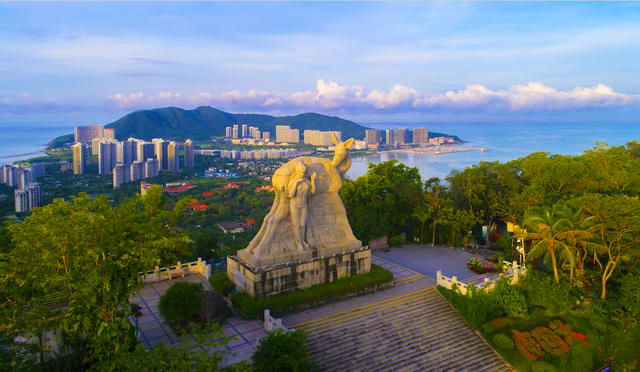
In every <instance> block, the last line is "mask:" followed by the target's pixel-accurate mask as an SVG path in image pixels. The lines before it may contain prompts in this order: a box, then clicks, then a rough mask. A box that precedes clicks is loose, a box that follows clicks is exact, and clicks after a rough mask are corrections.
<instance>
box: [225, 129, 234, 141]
mask: <svg viewBox="0 0 640 372" xmlns="http://www.w3.org/2000/svg"><path fill="white" fill-rule="evenodd" d="M224 136H225V137H226V138H231V136H233V128H231V127H226V128H224Z"/></svg>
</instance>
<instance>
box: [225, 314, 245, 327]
mask: <svg viewBox="0 0 640 372" xmlns="http://www.w3.org/2000/svg"><path fill="white" fill-rule="evenodd" d="M246 322H247V320H244V319H242V316H240V315H237V314H236V315H234V316H232V317H231V318H229V319H227V323H229V324H230V325H232V326H236V325H238V324H242V323H246Z"/></svg>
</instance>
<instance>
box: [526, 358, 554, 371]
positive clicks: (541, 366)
mask: <svg viewBox="0 0 640 372" xmlns="http://www.w3.org/2000/svg"><path fill="white" fill-rule="evenodd" d="M531 369H533V372H556V367H554V366H553V364H550V363H547V362H543V361H542V360H538V361H537V362H533V364H531Z"/></svg>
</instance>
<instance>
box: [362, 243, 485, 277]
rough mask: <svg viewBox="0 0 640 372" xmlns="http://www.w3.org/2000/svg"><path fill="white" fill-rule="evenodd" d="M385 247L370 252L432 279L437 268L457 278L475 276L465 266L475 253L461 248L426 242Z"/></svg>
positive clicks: (443, 273)
mask: <svg viewBox="0 0 640 372" xmlns="http://www.w3.org/2000/svg"><path fill="white" fill-rule="evenodd" d="M387 249H388V250H389V252H385V249H378V250H375V251H373V252H371V254H372V255H373V256H375V257H377V258H379V259H383V260H386V261H388V262H391V263H393V264H396V265H400V266H402V267H404V268H406V269H408V270H411V271H415V272H418V273H420V274H422V275H425V276H428V277H429V278H432V279H433V278H435V277H436V272H437V271H438V270H440V271H442V275H445V276H448V277H453V276H456V277H458V279H459V280H464V279H467V278H471V277H472V276H476V273H474V272H473V271H471V270H469V268H467V261H469V259H470V258H473V257H475V254H471V253H469V252H466V251H465V250H463V249H462V248H457V249H451V248H447V247H442V246H435V247H432V246H430V245H427V244H410V245H405V246H403V247H390V248H387Z"/></svg>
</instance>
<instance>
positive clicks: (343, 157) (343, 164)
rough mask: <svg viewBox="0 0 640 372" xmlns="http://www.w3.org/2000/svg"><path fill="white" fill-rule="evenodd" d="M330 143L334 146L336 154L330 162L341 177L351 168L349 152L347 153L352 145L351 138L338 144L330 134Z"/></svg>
mask: <svg viewBox="0 0 640 372" xmlns="http://www.w3.org/2000/svg"><path fill="white" fill-rule="evenodd" d="M331 142H333V144H334V145H336V154H335V156H334V157H333V160H332V161H331V165H333V166H334V167H336V168H337V169H338V171H339V172H340V174H341V175H343V174H345V173H346V172H347V170H348V169H349V168H351V152H350V151H349V149H350V148H351V146H352V145H353V138H349V139H348V140H346V141H344V142H340V141H338V139H337V138H336V136H335V135H334V134H333V133H332V134H331Z"/></svg>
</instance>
